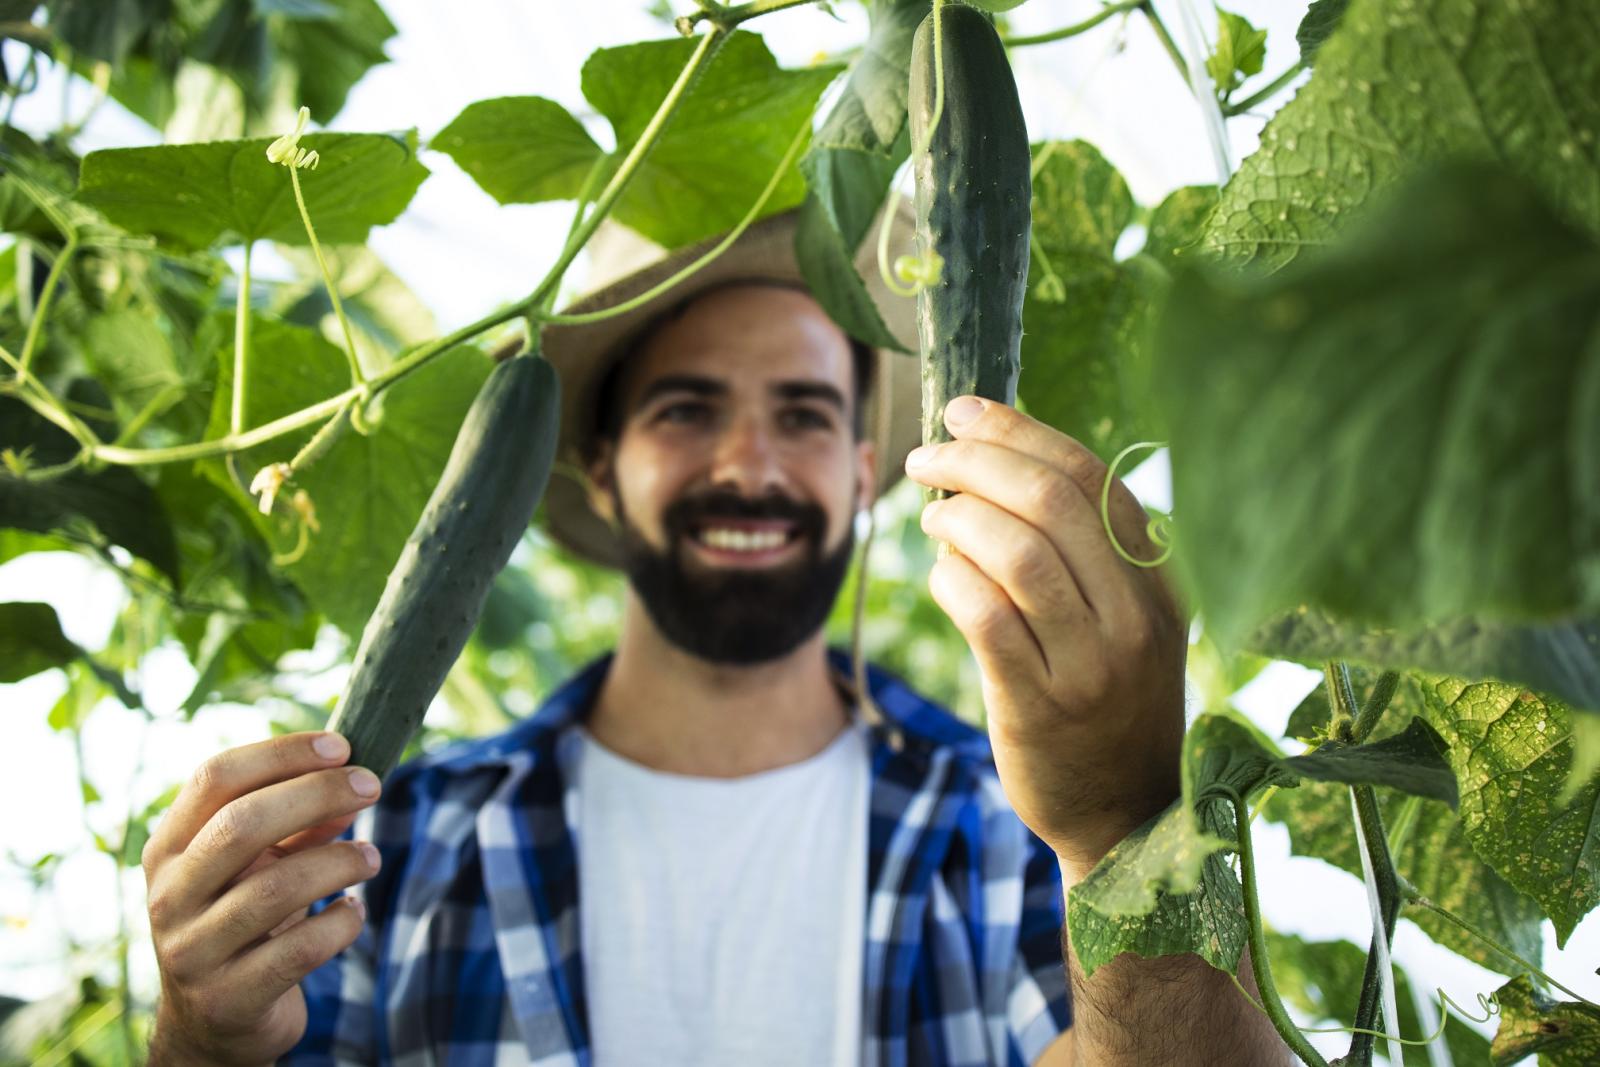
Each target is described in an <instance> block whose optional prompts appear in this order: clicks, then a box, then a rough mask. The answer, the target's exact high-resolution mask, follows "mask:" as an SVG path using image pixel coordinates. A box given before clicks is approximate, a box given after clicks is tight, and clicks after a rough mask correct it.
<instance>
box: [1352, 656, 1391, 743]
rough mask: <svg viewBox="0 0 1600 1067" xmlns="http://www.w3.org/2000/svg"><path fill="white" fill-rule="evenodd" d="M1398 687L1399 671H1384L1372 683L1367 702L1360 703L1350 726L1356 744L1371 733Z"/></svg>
mask: <svg viewBox="0 0 1600 1067" xmlns="http://www.w3.org/2000/svg"><path fill="white" fill-rule="evenodd" d="M1398 688H1400V672H1399V671H1384V672H1383V673H1382V674H1380V675H1379V676H1378V680H1377V681H1376V682H1374V683H1373V684H1372V692H1370V693H1368V694H1367V702H1366V703H1365V704H1363V705H1361V711H1360V712H1359V713H1358V714H1357V715H1356V721H1355V723H1354V725H1352V726H1351V730H1350V732H1351V735H1352V737H1353V738H1354V740H1355V742H1356V744H1358V745H1359V744H1360V743H1361V742H1363V741H1365V740H1366V739H1367V738H1368V737H1369V736H1370V735H1371V733H1372V728H1373V727H1374V726H1377V725H1378V720H1379V719H1381V718H1383V713H1384V712H1385V711H1387V710H1388V708H1389V701H1391V700H1393V699H1394V693H1395V690H1396V689H1398Z"/></svg>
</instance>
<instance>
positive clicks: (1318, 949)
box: [1267, 933, 1490, 1067]
mask: <svg viewBox="0 0 1600 1067" xmlns="http://www.w3.org/2000/svg"><path fill="white" fill-rule="evenodd" d="M1267 950H1268V952H1267V954H1268V956H1270V957H1271V959H1272V980H1273V983H1274V984H1275V985H1277V987H1278V992H1279V993H1281V994H1283V998H1284V1000H1286V1001H1288V1002H1289V1003H1290V1004H1293V1005H1294V1006H1295V1007H1297V1008H1299V1009H1300V1010H1301V1011H1303V1012H1305V1013H1306V1014H1307V1015H1309V1016H1311V1017H1312V1019H1313V1021H1315V1022H1326V1023H1328V1024H1329V1025H1333V1026H1349V1025H1350V1023H1351V1021H1352V1020H1353V1019H1354V1018H1355V1015H1356V1005H1357V1004H1358V1003H1359V1001H1360V997H1361V983H1362V981H1363V979H1364V975H1365V972H1366V965H1367V953H1366V950H1365V949H1363V948H1360V947H1359V946H1356V945H1353V944H1351V943H1350V942H1348V941H1306V940H1303V939H1301V938H1298V937H1294V936H1292V935H1289V934H1278V933H1269V934H1267ZM1394 992H1395V1010H1396V1011H1397V1012H1398V1014H1399V1016H1400V1020H1399V1022H1400V1036H1401V1037H1404V1038H1408V1039H1421V1038H1424V1037H1427V1036H1429V1035H1430V1034H1431V1033H1432V1032H1433V1027H1430V1026H1424V1025H1423V1024H1422V1019H1421V1016H1420V1015H1419V1014H1418V1012H1417V1001H1416V997H1417V995H1418V994H1421V995H1422V996H1424V997H1427V996H1430V993H1428V992H1425V991H1423V990H1420V989H1417V988H1416V987H1415V985H1413V983H1412V981H1411V979H1410V976H1409V975H1407V974H1406V972H1405V971H1404V970H1403V969H1401V968H1398V967H1397V968H1395V982H1394ZM1439 1010H1440V1008H1439V1005H1438V1004H1437V1003H1435V1004H1434V1007H1433V1012H1434V1014H1437V1013H1438V1012H1439ZM1447 1014H1448V1013H1447ZM1434 1025H1435V1026H1437V1025H1438V1024H1437V1023H1436V1024H1434ZM1444 1042H1445V1045H1446V1046H1447V1047H1448V1048H1449V1050H1450V1060H1451V1062H1452V1063H1454V1064H1455V1067H1489V1064H1490V1060H1489V1042H1488V1040H1487V1039H1486V1038H1485V1037H1484V1036H1483V1035H1482V1034H1480V1033H1478V1032H1477V1031H1476V1030H1474V1029H1472V1027H1470V1026H1468V1025H1467V1024H1466V1023H1464V1022H1462V1021H1461V1020H1460V1019H1458V1018H1456V1017H1455V1016H1454V1015H1449V1018H1448V1020H1447V1021H1446V1023H1445V1028H1444ZM1405 1061H1406V1067H1432V1065H1433V1063H1434V1061H1433V1059H1432V1058H1430V1056H1429V1054H1428V1049H1427V1048H1425V1047H1423V1046H1421V1045H1407V1046H1405Z"/></svg>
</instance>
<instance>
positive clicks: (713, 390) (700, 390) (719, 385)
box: [634, 374, 728, 410]
mask: <svg viewBox="0 0 1600 1067" xmlns="http://www.w3.org/2000/svg"><path fill="white" fill-rule="evenodd" d="M727 392H728V386H727V383H725V382H719V381H717V380H716V379H715V378H706V377H703V376H701V375H698V374H667V375H664V376H662V377H660V378H657V379H656V380H655V381H653V382H651V383H650V384H649V385H647V386H645V387H644V391H643V392H641V393H640V394H639V402H638V403H637V404H635V405H634V409H635V410H638V409H639V408H642V407H644V406H645V405H646V404H648V403H650V401H652V400H654V399H655V398H656V397H658V396H660V395H661V394H663V393H693V394H695V395H696V396H726V395H727Z"/></svg>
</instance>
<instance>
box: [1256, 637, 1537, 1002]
mask: <svg viewBox="0 0 1600 1067" xmlns="http://www.w3.org/2000/svg"><path fill="white" fill-rule="evenodd" d="M1351 676H1352V682H1353V683H1354V685H1355V689H1356V694H1357V697H1358V698H1361V697H1364V696H1365V695H1366V693H1367V692H1368V690H1369V689H1370V688H1371V686H1372V684H1373V682H1374V681H1375V680H1376V679H1377V676H1378V672H1377V671H1368V670H1365V669H1363V668H1361V667H1352V668H1351ZM1423 713H1424V705H1423V700H1422V694H1421V692H1420V691H1419V690H1418V688H1417V683H1416V682H1415V680H1413V679H1412V678H1411V677H1409V676H1402V677H1401V679H1400V684H1399V686H1398V688H1396V690H1395V692H1394V696H1393V697H1392V698H1391V699H1390V701H1389V707H1388V711H1387V713H1386V714H1385V715H1384V717H1383V718H1382V719H1380V720H1379V722H1378V724H1377V727H1376V729H1375V730H1374V732H1373V740H1374V741H1377V742H1379V743H1381V742H1383V741H1384V740H1385V739H1387V738H1392V737H1394V736H1396V735H1397V734H1398V733H1399V727H1400V725H1401V724H1402V723H1410V722H1414V721H1415V720H1416V718H1417V716H1420V715H1423ZM1328 718H1329V711H1328V699H1327V690H1326V688H1325V687H1324V686H1318V687H1317V688H1316V689H1314V690H1312V691H1311V693H1310V694H1308V695H1307V696H1306V698H1305V700H1304V701H1302V702H1301V704H1300V706H1299V707H1297V708H1296V709H1295V712H1294V714H1293V715H1292V716H1291V717H1290V721H1289V727H1288V729H1287V731H1286V732H1287V733H1288V734H1289V735H1290V736H1294V737H1310V736H1312V735H1313V734H1315V733H1319V732H1320V731H1324V730H1325V729H1326V728H1327V725H1328ZM1378 804H1379V808H1380V811H1381V814H1382V816H1383V819H1384V824H1385V826H1386V827H1387V828H1388V830H1389V831H1390V840H1391V842H1392V845H1393V855H1394V862H1395V868H1396V869H1397V870H1398V871H1399V872H1400V873H1401V874H1402V875H1403V876H1405V877H1406V878H1407V879H1409V880H1410V882H1411V884H1412V885H1414V886H1416V887H1417V889H1418V891H1419V892H1421V893H1422V895H1423V896H1425V897H1427V898H1428V899H1429V900H1432V901H1433V902H1434V903H1435V904H1438V905H1439V906H1440V907H1442V908H1445V909H1446V910H1448V911H1450V912H1452V913H1454V914H1456V915H1459V916H1461V917H1462V918H1464V919H1466V920H1467V921H1468V922H1470V923H1472V924H1474V925H1475V926H1477V927H1478V928H1479V929H1480V930H1483V931H1485V932H1487V933H1488V934H1489V935H1490V936H1491V937H1493V938H1495V940H1497V941H1499V942H1500V943H1501V944H1503V945H1506V946H1508V947H1509V948H1511V950H1512V951H1514V952H1516V953H1517V954H1519V955H1520V956H1522V957H1523V958H1524V959H1527V960H1532V961H1534V962H1535V963H1537V962H1538V961H1539V959H1540V956H1541V953H1542V951H1543V945H1544V940H1543V935H1542V934H1541V933H1540V924H1541V923H1542V922H1543V919H1544V916H1543V914H1542V913H1541V912H1540V911H1539V907H1538V905H1536V904H1535V903H1534V902H1533V901H1531V900H1529V899H1528V898H1527V897H1525V896H1523V895H1522V894H1521V893H1519V892H1517V891H1516V890H1515V889H1513V888H1512V887H1511V886H1510V885H1508V884H1507V883H1506V881H1505V880H1504V879H1502V878H1501V877H1500V876H1499V875H1497V874H1495V872H1494V871H1493V869H1491V868H1490V867H1489V866H1488V865H1487V864H1485V863H1484V862H1483V861H1482V860H1481V859H1479V858H1478V856H1477V853H1475V852H1473V850H1472V846H1471V844H1469V843H1468V841H1467V837H1466V833H1465V831H1463V830H1462V828H1461V820H1460V819H1459V818H1457V817H1456V814H1455V813H1454V812H1453V811H1451V810H1450V808H1449V807H1448V806H1447V805H1445V804H1444V803H1442V802H1440V801H1436V800H1424V799H1422V798H1421V797H1416V798H1409V797H1405V796H1402V795H1400V794H1398V793H1393V792H1389V791H1387V790H1380V791H1379V792H1378ZM1265 813H1266V816H1267V818H1269V819H1272V820H1274V821H1276V822H1281V823H1283V824H1285V825H1286V826H1287V827H1288V829H1289V844H1290V847H1291V849H1292V850H1293V852H1294V853H1295V854H1296V855H1299V856H1315V857H1317V858H1319V859H1323V860H1326V861H1327V862H1329V863H1331V864H1333V865H1334V866H1336V867H1339V868H1341V869H1343V870H1346V871H1349V872H1350V873H1351V874H1353V875H1354V876H1356V877H1357V878H1360V877H1361V857H1360V854H1359V852H1358V850H1357V847H1356V839H1355V828H1354V823H1353V821H1352V815H1351V811H1350V792H1349V790H1348V789H1346V788H1345V787H1343V786H1342V785H1338V784H1326V783H1322V782H1306V783H1304V784H1302V785H1301V786H1300V788H1298V789H1291V790H1284V791H1281V792H1279V793H1277V794H1275V795H1274V796H1273V797H1272V799H1271V800H1269V801H1267V805H1266V809H1265ZM1402 820H1406V823H1407V824H1406V825H1405V826H1404V827H1402V826H1400V825H1399V824H1400V823H1401V822H1402ZM1404 915H1405V917H1406V918H1408V919H1411V920H1413V921H1414V922H1415V923H1416V924H1417V925H1418V926H1419V927H1421V928H1422V931H1423V932H1424V933H1426V934H1427V935H1428V936H1429V937H1431V938H1433V939H1434V940H1435V941H1437V942H1438V943H1439V944H1441V945H1444V946H1445V947H1446V948H1449V949H1451V950H1452V951H1454V952H1458V953H1460V954H1461V955H1463V956H1465V957H1467V958H1468V959H1470V960H1473V961H1475V962H1477V963H1480V964H1482V965H1483V966H1485V967H1489V968H1491V969H1493V970H1497V971H1501V972H1504V973H1514V972H1515V970H1517V969H1518V968H1517V965H1516V964H1515V963H1513V962H1512V961H1510V960H1508V959H1506V958H1505V957H1504V956H1502V955H1500V954H1499V953H1497V952H1493V951H1492V950H1490V949H1488V948H1486V947H1485V946H1484V944H1483V943H1482V942H1481V941H1479V940H1478V939H1476V938H1474V937H1472V936H1471V935H1470V934H1467V933H1465V932H1464V931H1462V929H1461V928H1460V927H1459V926H1456V925H1454V924H1452V923H1449V922H1447V921H1446V920H1444V919H1441V918H1439V917H1438V916H1436V915H1434V914H1433V913H1432V912H1429V911H1426V910H1423V909H1421V908H1412V909H1409V910H1407V911H1406V912H1405V913H1404Z"/></svg>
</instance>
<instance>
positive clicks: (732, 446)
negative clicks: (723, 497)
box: [711, 418, 783, 497]
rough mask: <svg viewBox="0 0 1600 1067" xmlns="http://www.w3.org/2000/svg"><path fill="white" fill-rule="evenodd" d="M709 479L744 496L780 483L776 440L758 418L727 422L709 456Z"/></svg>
mask: <svg viewBox="0 0 1600 1067" xmlns="http://www.w3.org/2000/svg"><path fill="white" fill-rule="evenodd" d="M711 480H712V482H713V484H717V485H725V486H728V487H730V488H733V489H737V490H738V491H739V492H740V493H742V494H743V495H745V496H747V497H757V496H761V495H763V494H764V493H766V492H768V491H769V490H772V489H775V488H779V487H781V486H782V484H783V468H782V466H781V465H780V464H779V462H778V449H777V442H775V441H774V440H773V438H772V435H771V433H769V432H768V430H767V428H766V427H765V426H764V425H762V423H761V421H760V420H759V419H754V418H738V419H734V420H732V421H731V422H729V423H728V426H727V429H726V430H725V431H724V432H723V434H722V436H721V437H720V438H719V439H718V441H717V448H716V452H715V454H714V455H713V457H712V469H711Z"/></svg>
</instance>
